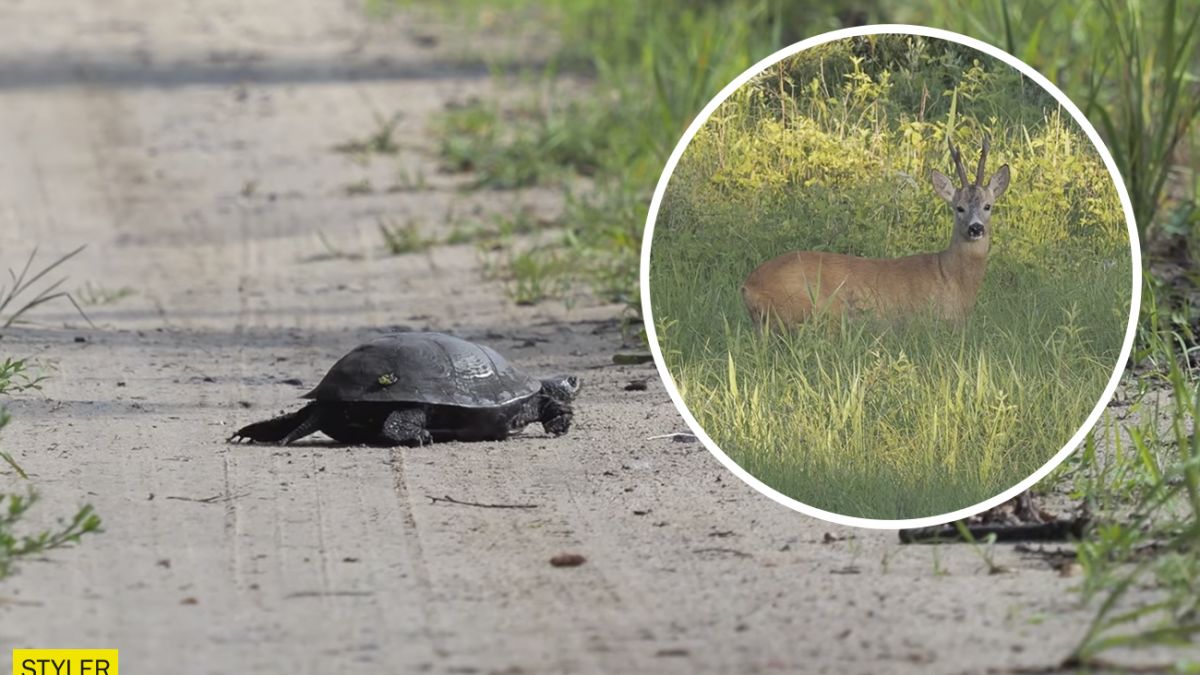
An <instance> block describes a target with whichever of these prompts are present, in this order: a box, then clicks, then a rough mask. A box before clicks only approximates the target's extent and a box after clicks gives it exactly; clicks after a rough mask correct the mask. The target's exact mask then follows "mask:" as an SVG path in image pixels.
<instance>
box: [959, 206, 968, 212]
mask: <svg viewBox="0 0 1200 675" xmlns="http://www.w3.org/2000/svg"><path fill="white" fill-rule="evenodd" d="M958 212H959V213H966V212H967V210H966V209H964V208H963V207H961V206H960V207H958Z"/></svg>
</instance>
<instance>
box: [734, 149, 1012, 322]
mask: <svg viewBox="0 0 1200 675" xmlns="http://www.w3.org/2000/svg"><path fill="white" fill-rule="evenodd" d="M949 145H950V155H951V156H952V157H953V158H954V165H955V168H956V169H957V171H958V179H959V182H961V183H962V186H961V187H959V188H958V189H955V187H954V183H953V182H952V181H951V180H950V179H949V178H947V177H946V176H944V175H942V174H941V173H939V172H938V171H936V170H935V171H933V172H932V173H931V175H930V181H931V182H932V183H933V191H934V192H936V193H937V194H938V196H940V197H941V198H942V199H945V200H946V201H947V202H948V203H949V204H950V206H952V207H953V208H954V232H953V234H952V235H951V237H950V245H949V246H948V247H947V248H946V250H944V251H941V252H938V253H923V254H920V255H910V256H906V257H903V258H891V259H878V258H859V257H856V256H851V255H842V254H839V253H823V252H818V251H792V252H791V253H785V254H783V255H781V256H779V257H777V258H774V259H772V260H768V261H767V262H765V263H763V264H761V265H759V266H758V268H757V269H755V270H754V271H753V272H751V273H750V276H749V277H747V278H746V283H744V284H742V299H743V300H745V302H746V308H747V309H748V310H749V311H750V318H751V319H752V320H753V321H754V322H755V323H756V324H758V325H759V326H760V327H763V326H765V325H766V323H768V322H773V323H776V324H778V325H780V326H791V325H795V324H798V323H802V322H804V321H806V320H807V319H808V318H809V317H810V316H812V315H813V314H814V313H816V312H823V311H829V312H834V313H848V314H862V313H867V314H872V315H874V316H877V317H880V318H890V319H897V318H904V317H906V316H909V315H911V314H914V313H916V312H920V311H922V310H926V309H932V310H933V312H934V315H935V316H937V317H940V318H941V319H943V320H946V321H950V322H953V323H960V324H961V323H963V322H965V321H966V318H967V315H968V314H970V313H971V309H972V308H973V307H974V306H975V296H976V295H977V294H978V293H979V286H980V284H981V283H982V282H983V273H984V270H985V269H986V268H987V254H988V244H989V240H990V235H991V231H990V228H989V223H990V221H991V217H992V204H993V203H994V202H995V201H996V200H997V199H999V198H1000V195H1002V194H1004V190H1005V189H1006V188H1007V187H1008V178H1009V175H1008V165H1007V164H1005V165H1004V166H1002V167H1000V168H999V169H997V170H996V173H995V174H993V175H992V178H991V180H990V181H988V182H987V184H984V181H983V173H984V167H985V165H986V163H987V154H988V139H987V137H984V139H983V150H982V152H980V155H979V168H978V169H977V170H976V173H975V182H974V183H973V184H971V183H968V181H967V169H966V167H964V166H963V162H962V155H961V154H960V153H959V151H958V149H957V148H955V147H954V144H953V143H949Z"/></svg>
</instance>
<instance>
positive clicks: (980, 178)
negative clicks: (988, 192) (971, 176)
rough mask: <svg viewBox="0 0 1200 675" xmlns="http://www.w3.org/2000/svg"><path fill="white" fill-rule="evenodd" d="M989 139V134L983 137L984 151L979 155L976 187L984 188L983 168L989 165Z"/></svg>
mask: <svg viewBox="0 0 1200 675" xmlns="http://www.w3.org/2000/svg"><path fill="white" fill-rule="evenodd" d="M989 140H990V139H989V138H988V135H987V134H984V135H983V151H982V152H980V153H979V169H978V170H977V171H976V172H975V186H976V187H981V186H983V168H984V166H985V165H986V164H987V153H988V141H989Z"/></svg>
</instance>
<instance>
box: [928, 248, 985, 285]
mask: <svg viewBox="0 0 1200 675" xmlns="http://www.w3.org/2000/svg"><path fill="white" fill-rule="evenodd" d="M987 256H988V240H987V239H983V240H982V241H974V242H967V241H963V240H961V239H958V238H955V239H954V241H952V242H951V243H950V246H949V248H947V249H946V250H945V251H942V252H941V253H939V254H938V266H939V268H940V269H941V272H942V278H943V279H945V281H946V282H947V283H949V284H951V285H952V286H955V287H957V288H958V289H959V291H960V292H961V293H962V294H963V295H964V296H965V297H966V298H969V299H971V300H973V299H974V298H975V295H976V294H977V293H978V292H979V286H980V285H981V284H982V283H983V274H984V272H986V271H987Z"/></svg>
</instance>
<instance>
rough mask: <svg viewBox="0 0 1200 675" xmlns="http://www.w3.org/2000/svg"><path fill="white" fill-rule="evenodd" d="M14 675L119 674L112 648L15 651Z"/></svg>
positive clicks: (114, 651)
mask: <svg viewBox="0 0 1200 675" xmlns="http://www.w3.org/2000/svg"><path fill="white" fill-rule="evenodd" d="M12 672H13V675H118V674H117V650H115V649H14V650H13V668H12Z"/></svg>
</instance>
